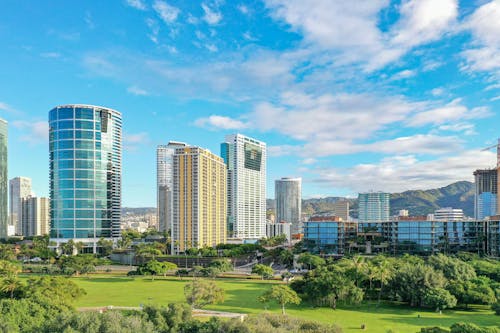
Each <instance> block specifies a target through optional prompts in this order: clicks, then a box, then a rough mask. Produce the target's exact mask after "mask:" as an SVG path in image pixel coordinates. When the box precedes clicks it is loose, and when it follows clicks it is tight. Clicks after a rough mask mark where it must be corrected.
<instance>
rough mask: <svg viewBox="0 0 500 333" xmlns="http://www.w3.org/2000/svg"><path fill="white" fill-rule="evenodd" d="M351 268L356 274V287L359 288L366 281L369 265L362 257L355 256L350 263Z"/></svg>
mask: <svg viewBox="0 0 500 333" xmlns="http://www.w3.org/2000/svg"><path fill="white" fill-rule="evenodd" d="M349 266H350V269H351V270H352V271H353V273H354V281H355V284H356V287H359V284H360V283H361V282H362V281H363V280H364V279H366V273H367V264H366V262H365V259H364V258H363V257H361V256H354V257H352V261H351V262H350V263H349Z"/></svg>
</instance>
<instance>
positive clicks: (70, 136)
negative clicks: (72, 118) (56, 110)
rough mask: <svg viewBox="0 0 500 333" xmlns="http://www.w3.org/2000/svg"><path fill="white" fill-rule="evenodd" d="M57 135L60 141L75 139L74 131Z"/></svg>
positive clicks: (60, 132) (61, 132)
mask: <svg viewBox="0 0 500 333" xmlns="http://www.w3.org/2000/svg"><path fill="white" fill-rule="evenodd" d="M57 135H58V138H59V140H62V139H73V130H69V131H59V132H58V134H57Z"/></svg>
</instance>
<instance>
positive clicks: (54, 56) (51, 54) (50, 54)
mask: <svg viewBox="0 0 500 333" xmlns="http://www.w3.org/2000/svg"><path fill="white" fill-rule="evenodd" d="M40 57H42V58H52V59H57V58H60V57H61V54H60V53H58V52H43V53H40Z"/></svg>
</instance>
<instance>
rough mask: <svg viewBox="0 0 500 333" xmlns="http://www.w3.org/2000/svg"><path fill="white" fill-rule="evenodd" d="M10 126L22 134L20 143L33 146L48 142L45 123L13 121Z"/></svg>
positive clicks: (47, 131)
mask: <svg viewBox="0 0 500 333" xmlns="http://www.w3.org/2000/svg"><path fill="white" fill-rule="evenodd" d="M12 125H13V126H14V127H16V128H18V129H19V130H21V131H22V132H23V134H22V135H21V137H20V140H21V141H24V142H28V143H30V144H34V145H36V144H46V143H48V142H49V124H48V122H46V121H24V120H15V121H13V122H12Z"/></svg>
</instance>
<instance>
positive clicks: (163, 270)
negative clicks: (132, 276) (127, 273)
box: [137, 260, 177, 280]
mask: <svg viewBox="0 0 500 333" xmlns="http://www.w3.org/2000/svg"><path fill="white" fill-rule="evenodd" d="M174 269H177V265H176V264H174V263H171V262H168V261H165V262H159V261H157V260H150V261H148V262H147V263H146V264H144V265H141V266H140V267H139V268H138V269H137V272H138V273H139V274H141V275H151V280H154V277H155V276H156V275H163V276H166V275H167V272H168V271H171V270H174Z"/></svg>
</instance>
